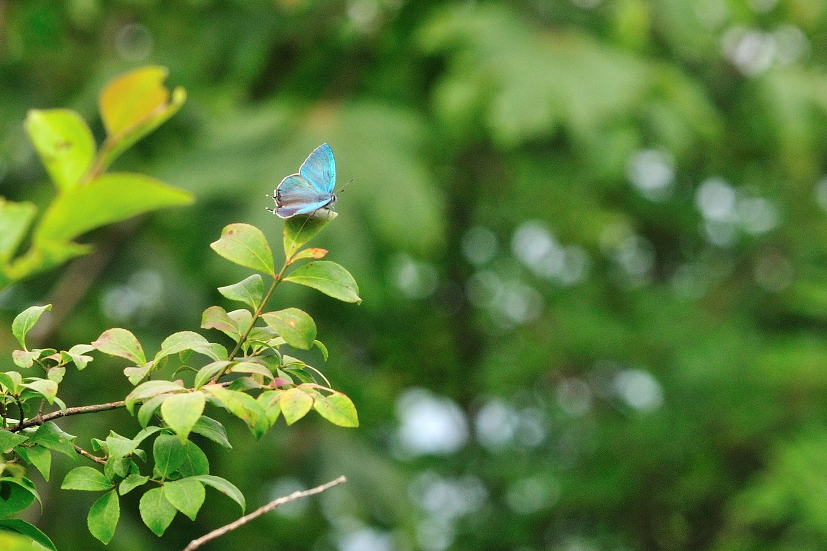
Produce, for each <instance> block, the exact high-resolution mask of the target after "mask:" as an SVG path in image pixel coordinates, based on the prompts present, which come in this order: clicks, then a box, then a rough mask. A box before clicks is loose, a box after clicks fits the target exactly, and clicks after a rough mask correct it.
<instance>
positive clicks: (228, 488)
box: [190, 475, 247, 513]
mask: <svg viewBox="0 0 827 551" xmlns="http://www.w3.org/2000/svg"><path fill="white" fill-rule="evenodd" d="M190 478H192V479H193V480H198V481H199V482H203V483H204V484H206V485H207V486H212V487H213V488H215V489H216V490H218V491H219V492H221V493H222V494H224V495H226V496H229V497H230V499H232V500H233V501H235V502H236V503H238V505H239V506H240V507H241V512H242V513H243V512H244V510H245V509H246V508H247V502H246V501H245V499H244V494H242V493H241V490H239V489H238V488H236V487H235V486H234V485H233V484H232V483H231V482H230V481H228V480H224V479H223V478H221V477H219V476H212V475H200V476H191V477H190Z"/></svg>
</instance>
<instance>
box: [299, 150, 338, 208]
mask: <svg viewBox="0 0 827 551" xmlns="http://www.w3.org/2000/svg"><path fill="white" fill-rule="evenodd" d="M299 173H300V174H301V176H302V177H303V178H304V179H305V180H307V181H308V182H310V185H311V186H313V187H314V188H316V190H317V191H318V192H319V193H323V194H327V195H328V196H331V195H332V194H333V190H334V189H335V188H336V160H335V159H334V158H333V150H332V149H330V146H329V145H327V144H326V143H325V144H322V145H320V146H319V147H317V148H316V149H315V150H314V151H313V153H311V154H310V156H309V157H308V158H307V160H306V161H305V162H304V164H303V165H302V167H301V169H300V170H299Z"/></svg>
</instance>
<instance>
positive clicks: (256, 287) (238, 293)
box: [218, 274, 264, 310]
mask: <svg viewBox="0 0 827 551" xmlns="http://www.w3.org/2000/svg"><path fill="white" fill-rule="evenodd" d="M218 292H219V293H221V294H222V295H224V296H225V297H226V298H228V299H230V300H237V301H239V302H243V303H244V304H246V305H248V306H249V307H250V308H252V309H253V310H258V309H259V307H260V306H261V300H262V299H263V298H264V280H262V279H261V276H260V275H258V274H253V275H251V276H250V277H248V278H247V279H244V280H242V281H239V282H238V283H234V284H233V285H227V286H226V287H219V288H218Z"/></svg>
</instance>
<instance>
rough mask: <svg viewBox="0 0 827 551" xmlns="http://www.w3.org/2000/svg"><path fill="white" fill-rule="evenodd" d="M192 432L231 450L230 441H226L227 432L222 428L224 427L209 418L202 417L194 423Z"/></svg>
mask: <svg viewBox="0 0 827 551" xmlns="http://www.w3.org/2000/svg"><path fill="white" fill-rule="evenodd" d="M192 432H194V433H196V434H200V435H201V436H204V437H206V438H209V439H210V440H212V441H213V442H215V443H217V444H220V445H222V446H224V447H225V448H227V449H228V450H229V449H232V445H230V441H229V440H228V439H227V430H226V429H225V428H224V425H222V424H221V423H219V422H218V421H216V420H215V419H212V418H211V417H207V416H205V415H202V416H201V418H200V419H199V420H198V422H197V423H195V426H194V427H192Z"/></svg>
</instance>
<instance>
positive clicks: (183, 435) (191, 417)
mask: <svg viewBox="0 0 827 551" xmlns="http://www.w3.org/2000/svg"><path fill="white" fill-rule="evenodd" d="M205 403H206V398H205V397H204V394H203V393H202V392H186V393H182V394H173V395H172V396H169V397H168V398H167V399H166V400H164V403H163V404H161V416H162V417H163V418H164V422H165V423H166V424H167V425H169V427H170V428H171V429H172V430H174V431H175V433H176V434H177V435H178V437H179V438H180V439H181V442H185V441H186V440H187V436H189V433H190V431H191V430H192V427H194V426H195V423H197V422H198V419H199V418H200V417H201V413H203V412H204V404H205Z"/></svg>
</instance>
